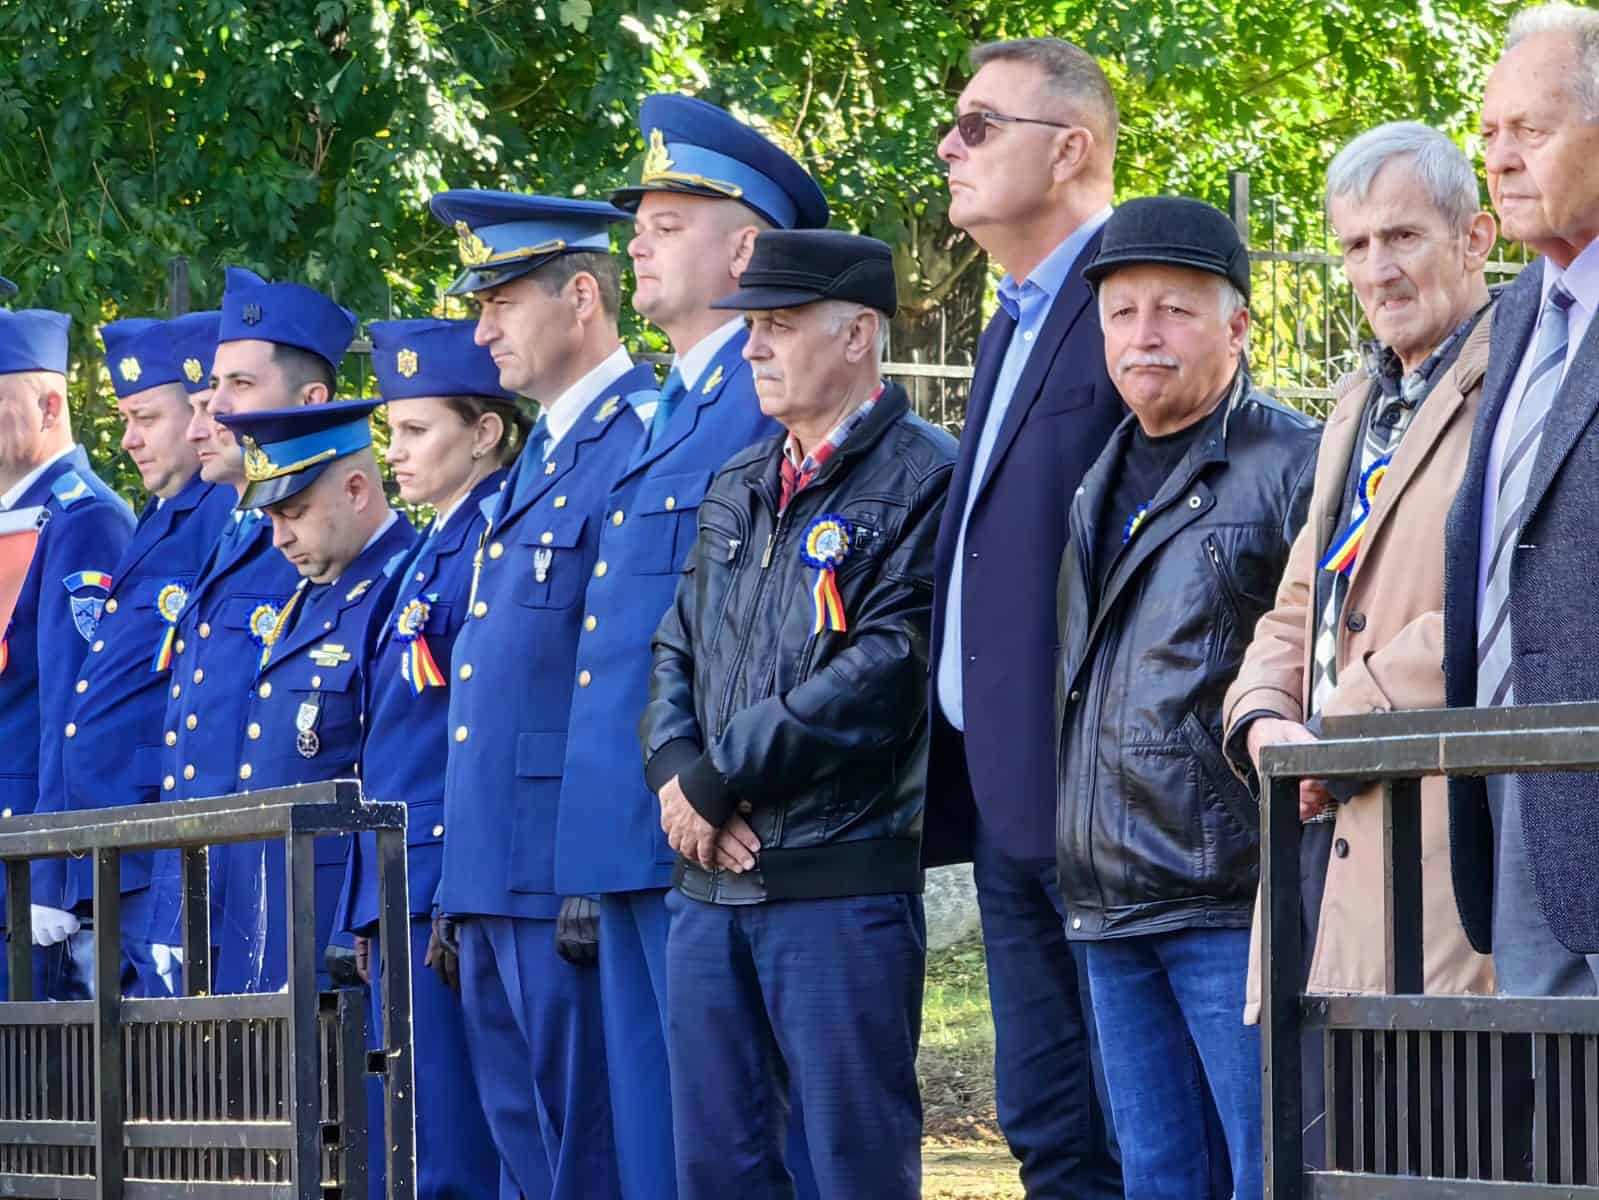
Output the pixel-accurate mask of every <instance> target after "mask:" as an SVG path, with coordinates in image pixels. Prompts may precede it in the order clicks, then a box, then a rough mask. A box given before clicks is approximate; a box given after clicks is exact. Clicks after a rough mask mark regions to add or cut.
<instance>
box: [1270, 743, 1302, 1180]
mask: <svg viewBox="0 0 1599 1200" xmlns="http://www.w3.org/2000/svg"><path fill="white" fill-rule="evenodd" d="M1269 753H1270V752H1269V751H1268V754H1269ZM1265 781H1266V789H1265V790H1266V803H1265V805H1264V806H1263V809H1262V811H1261V814H1260V816H1261V821H1260V846H1261V855H1260V897H1261V903H1260V944H1261V947H1262V951H1261V956H1260V959H1261V971H1260V976H1261V977H1260V1061H1261V1067H1262V1080H1261V1082H1262V1087H1261V1105H1262V1109H1263V1123H1262V1126H1261V1144H1262V1148H1263V1149H1264V1151H1265V1155H1266V1163H1265V1174H1264V1178H1265V1188H1266V1197H1267V1200H1299V1197H1300V1195H1301V1194H1302V1189H1303V1186H1304V1179H1303V1176H1304V1157H1305V1156H1304V1134H1303V1129H1304V1114H1303V1107H1304V1106H1303V1103H1302V1096H1301V1075H1302V1073H1303V1064H1302V1063H1301V1062H1300V1059H1299V1030H1300V1000H1299V977H1300V967H1299V964H1300V962H1301V961H1302V959H1303V952H1302V950H1301V947H1300V942H1301V940H1302V939H1301V937H1300V924H1299V780H1298V779H1297V778H1294V777H1292V776H1282V775H1275V774H1271V773H1269V771H1268V773H1267V774H1266V776H1265Z"/></svg>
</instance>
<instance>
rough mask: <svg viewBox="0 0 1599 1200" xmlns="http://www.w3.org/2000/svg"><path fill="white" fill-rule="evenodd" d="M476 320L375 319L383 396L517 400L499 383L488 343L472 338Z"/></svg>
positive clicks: (375, 367) (375, 363) (375, 360)
mask: <svg viewBox="0 0 1599 1200" xmlns="http://www.w3.org/2000/svg"><path fill="white" fill-rule="evenodd" d="M476 328H477V322H476V321H470V320H468V321H444V320H438V319H436V318H432V317H429V318H425V319H423V320H419V321H374V322H372V324H371V325H370V326H369V327H368V330H367V331H368V332H369V333H370V334H371V335H372V371H373V373H374V374H376V375H377V377H378V392H379V393H380V394H381V395H382V396H383V399H384V400H410V399H413V398H415V397H417V396H486V397H488V398H489V399H492V400H504V401H507V402H509V403H512V404H514V403H516V396H515V394H513V393H511V392H508V391H506V390H505V389H504V388H502V387H501V386H500V369H499V368H498V367H497V366H495V365H494V359H493V357H492V356H491V355H490V354H489V351H488V347H486V346H479V345H477V344H476V343H475V342H473V341H472V333H473V331H474V330H475V329H476Z"/></svg>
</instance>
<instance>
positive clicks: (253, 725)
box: [244, 721, 261, 742]
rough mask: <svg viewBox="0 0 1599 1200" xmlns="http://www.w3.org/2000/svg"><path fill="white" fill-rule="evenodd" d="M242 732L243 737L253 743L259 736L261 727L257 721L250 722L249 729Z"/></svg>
mask: <svg viewBox="0 0 1599 1200" xmlns="http://www.w3.org/2000/svg"><path fill="white" fill-rule="evenodd" d="M244 732H245V735H246V736H247V737H249V739H250V740H251V741H252V742H253V741H255V740H256V739H257V738H259V737H260V736H261V725H260V723H259V722H257V721H251V722H250V727H249V728H248V729H246V730H245V731H244Z"/></svg>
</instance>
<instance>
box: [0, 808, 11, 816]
mask: <svg viewBox="0 0 1599 1200" xmlns="http://www.w3.org/2000/svg"><path fill="white" fill-rule="evenodd" d="M10 815H11V810H10V809H9V808H0V817H9V816H10Z"/></svg>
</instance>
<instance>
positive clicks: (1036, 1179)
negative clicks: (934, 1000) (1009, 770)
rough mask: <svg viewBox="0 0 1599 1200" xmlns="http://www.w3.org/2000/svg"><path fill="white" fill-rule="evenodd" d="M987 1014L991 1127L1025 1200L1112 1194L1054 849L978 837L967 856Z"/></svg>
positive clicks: (1112, 1160)
mask: <svg viewBox="0 0 1599 1200" xmlns="http://www.w3.org/2000/svg"><path fill="white" fill-rule="evenodd" d="M972 875H973V878H974V880H975V882H976V884H977V907H978V911H979V913H980V914H981V918H982V924H983V954H984V957H985V958H986V959H987V962H988V998H989V1004H990V1006H991V1007H992V1008H993V1012H994V1086H995V1107H996V1111H997V1113H998V1116H999V1127H1000V1129H1001V1130H1003V1131H1004V1134H1005V1140H1006V1142H1007V1143H1009V1145H1010V1152H1011V1154H1013V1155H1014V1156H1015V1157H1016V1160H1017V1161H1018V1162H1019V1163H1020V1164H1021V1178H1022V1183H1023V1185H1024V1186H1025V1187H1026V1189H1027V1195H1028V1198H1029V1200H1120V1197H1121V1195H1122V1178H1121V1167H1120V1166H1119V1165H1118V1162H1117V1150H1116V1135H1115V1133H1114V1132H1113V1131H1112V1129H1111V1124H1110V1119H1109V1114H1108V1111H1107V1105H1106V1102H1105V1099H1104V1096H1105V1081H1104V1076H1103V1074H1102V1073H1101V1071H1100V1068H1099V1046H1098V1044H1097V1039H1096V1037H1095V1032H1094V1023H1093V1014H1092V1011H1091V1007H1090V1003H1089V995H1088V984H1087V979H1086V977H1085V972H1084V971H1083V969H1082V954H1083V948H1082V947H1081V946H1073V945H1072V944H1071V943H1070V942H1068V941H1067V940H1066V927H1065V925H1064V923H1063V922H1064V916H1063V912H1062V905H1061V900H1060V888H1059V887H1058V886H1057V884H1056V879H1055V854H1054V848H1053V847H1050V848H1048V854H1047V855H1046V856H1045V857H1043V858H1026V859H1021V858H1013V857H1012V856H1011V855H1009V854H1007V853H1006V852H1005V851H1004V850H1002V849H1000V848H999V847H998V846H996V845H994V844H993V843H992V842H990V841H989V840H988V839H987V838H985V837H984V835H983V831H982V828H981V826H980V825H979V828H978V831H977V841H976V844H975V846H974V848H973V854H972Z"/></svg>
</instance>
